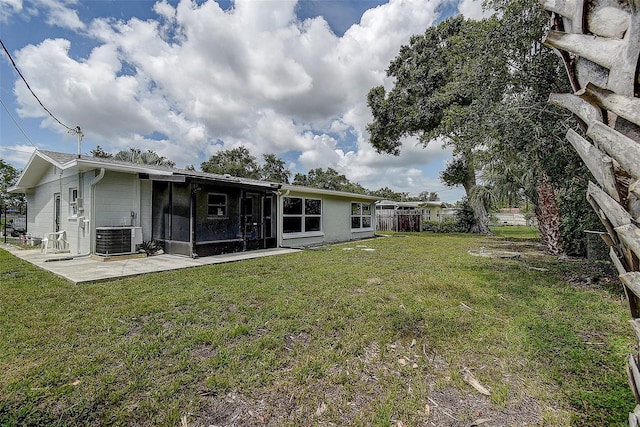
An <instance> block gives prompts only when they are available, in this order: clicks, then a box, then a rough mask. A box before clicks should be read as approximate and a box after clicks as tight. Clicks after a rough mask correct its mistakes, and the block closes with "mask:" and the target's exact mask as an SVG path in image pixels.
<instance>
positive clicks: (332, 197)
mask: <svg viewBox="0 0 640 427" xmlns="http://www.w3.org/2000/svg"><path fill="white" fill-rule="evenodd" d="M10 191H12V192H19V193H25V194H26V197H27V206H28V211H27V231H28V233H29V234H31V235H32V236H36V237H45V236H49V238H52V237H53V236H54V235H53V234H52V233H55V232H58V233H59V234H58V236H63V237H64V241H65V246H67V247H68V249H69V251H70V252H71V254H96V255H105V256H106V255H114V254H123V253H131V252H134V251H135V250H136V246H137V244H139V243H141V242H142V241H150V240H156V241H159V242H162V243H163V244H164V249H165V251H166V252H167V253H172V254H181V255H186V256H192V257H196V256H208V255H215V254H220V253H228V252H237V251H245V250H252V249H262V248H273V247H277V246H309V245H316V244H322V243H329V242H340V241H348V240H354V239H361V238H366V237H372V236H373V235H374V234H375V219H374V218H375V209H373V203H374V202H375V200H376V198H374V197H370V196H363V195H358V194H351V193H344V192H336V191H328V190H320V189H315V188H306V187H297V186H293V185H282V184H277V183H272V182H264V181H256V180H250V179H244V178H235V177H231V176H228V175H224V176H223V175H215V174H208V173H204V172H195V171H187V170H180V169H174V168H168V167H162V166H153V165H139V164H133V163H128V162H123V161H118V160H113V159H103V158H98V157H91V156H83V155H74V154H66V153H57V152H51V151H42V150H37V151H36V152H34V154H33V155H32V156H31V158H30V159H29V161H28V163H27V165H26V166H25V168H24V170H23V172H22V174H21V175H20V177H19V178H18V181H17V183H16V185H15V186H14V187H12V188H11V190H10Z"/></svg>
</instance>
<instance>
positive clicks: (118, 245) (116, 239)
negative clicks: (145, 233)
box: [96, 227, 142, 255]
mask: <svg viewBox="0 0 640 427" xmlns="http://www.w3.org/2000/svg"><path fill="white" fill-rule="evenodd" d="M141 243H142V227H98V228H96V254H99V255H122V254H131V253H134V252H136V250H137V247H138V245H140V244H141Z"/></svg>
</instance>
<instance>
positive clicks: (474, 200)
mask: <svg viewBox="0 0 640 427" xmlns="http://www.w3.org/2000/svg"><path fill="white" fill-rule="evenodd" d="M465 164H466V166H467V173H466V176H465V180H464V184H463V187H464V191H465V193H466V195H467V200H468V201H469V205H471V208H472V209H473V217H474V224H473V226H472V227H471V229H470V230H469V232H471V233H476V234H491V231H490V230H489V214H488V212H487V208H486V207H485V205H484V201H483V200H482V199H480V198H478V197H474V195H473V193H474V191H473V190H474V188H475V187H476V185H477V183H476V170H475V166H474V164H473V159H472V157H471V155H468V154H467V155H465Z"/></svg>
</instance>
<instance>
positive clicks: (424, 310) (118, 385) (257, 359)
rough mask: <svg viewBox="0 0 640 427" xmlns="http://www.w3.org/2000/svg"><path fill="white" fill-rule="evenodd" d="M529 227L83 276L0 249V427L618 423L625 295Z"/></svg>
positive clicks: (627, 401) (625, 344)
mask: <svg viewBox="0 0 640 427" xmlns="http://www.w3.org/2000/svg"><path fill="white" fill-rule="evenodd" d="M534 237H535V234H534V233H533V232H532V231H531V230H529V231H527V232H524V233H523V230H518V229H517V228H516V227H505V228H503V229H499V230H496V236H495V237H490V238H488V237H479V236H467V235H443V234H430V233H422V234H410V235H407V236H406V237H388V238H379V239H375V240H370V241H366V242H361V243H352V244H343V245H335V246H330V247H328V248H322V249H323V250H308V251H304V252H301V253H297V254H291V255H284V256H277V257H270V258H259V259H254V260H248V261H242V262H238V263H232V264H223V265H212V266H204V267H198V268H193V269H188V270H180V271H175V272H165V273H157V274H150V275H145V276H139V277H136V278H131V279H123V280H114V281H110V282H105V283H97V284H89V285H80V286H75V285H71V284H69V283H67V282H65V281H63V280H61V279H59V278H57V277H56V276H53V275H51V274H49V273H45V272H43V271H41V270H39V269H37V268H35V267H33V266H31V265H29V264H27V263H25V262H23V261H21V260H19V259H17V258H15V257H13V256H12V255H10V254H8V253H7V252H5V251H1V250H0V286H1V289H2V291H1V292H0V372H2V374H1V375H0V425H3V426H13V425H16V426H17V425H20V426H23V425H31V426H36V425H38V426H40V425H41V426H45V425H46V426H68V425H71V426H73V425H143V426H151V425H154V426H155V425H165V426H175V425H178V424H182V423H184V422H186V423H187V424H188V425H189V426H200V425H278V426H280V425H323V424H331V423H333V424H336V425H355V426H368V425H375V426H391V425H394V426H395V425H396V424H397V423H398V421H402V422H403V423H404V424H405V425H430V423H433V424H434V425H442V426H445V425H470V424H473V422H474V421H475V420H478V419H481V418H485V419H490V420H491V422H490V425H502V426H508V425H514V426H515V425H517V426H522V425H551V426H572V425H589V426H615V425H620V426H622V425H625V423H626V418H627V413H628V411H630V410H632V409H633V407H634V399H633V396H632V395H631V392H630V391H629V388H628V386H627V381H626V376H625V373H624V367H625V361H626V358H627V357H628V354H629V353H630V352H631V351H632V346H633V338H632V333H631V331H630V328H629V327H628V310H627V308H626V302H625V301H624V297H623V295H622V293H621V291H620V290H619V289H618V287H617V285H616V284H615V282H611V283H609V282H608V281H607V279H606V278H603V277H601V276H600V275H599V273H598V272H597V271H594V270H593V269H592V268H590V267H589V266H588V265H587V264H585V263H584V262H582V261H578V260H562V261H559V260H558V259H557V258H553V257H548V256H543V255H540V254H537V253H534V252H530V251H531V250H532V246H534V244H535V242H534V241H532V240H531V239H533V238H534ZM362 245H366V246H367V248H364V247H362ZM480 246H483V247H487V248H490V247H497V248H500V249H502V248H504V247H509V250H513V248H519V249H520V250H521V251H524V256H523V257H521V258H520V259H514V260H505V259H496V258H486V257H473V256H470V255H469V254H468V253H467V251H468V250H470V249H474V248H478V247H480ZM345 249H349V250H345ZM363 249H374V250H373V251H370V250H369V251H365V250H363ZM532 267H533V268H532ZM545 270H546V271H545ZM594 277H598V278H600V280H599V282H598V284H596V285H592V286H584V285H583V283H585V282H586V279H587V278H589V279H591V280H590V281H591V282H593V280H592V279H593V278H594ZM583 279H585V280H583ZM465 370H467V371H468V372H470V373H471V374H472V375H473V376H474V377H475V378H476V379H477V380H478V381H479V382H480V383H481V384H482V385H484V386H485V387H487V388H488V389H490V391H491V395H490V396H484V395H481V394H479V393H478V392H477V391H476V390H475V389H474V388H472V387H471V386H470V385H469V384H468V383H467V382H466V381H465V379H464V378H465V375H464V372H465Z"/></svg>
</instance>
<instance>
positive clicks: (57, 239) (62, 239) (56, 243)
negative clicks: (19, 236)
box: [42, 231, 69, 254]
mask: <svg viewBox="0 0 640 427" xmlns="http://www.w3.org/2000/svg"><path fill="white" fill-rule="evenodd" d="M49 248H51V249H52V250H54V251H56V252H58V251H63V250H66V249H68V248H69V244H68V243H67V232H66V231H58V232H55V233H47V234H46V235H45V236H44V238H43V239H42V252H44V253H45V254H46V253H47V251H48V250H49Z"/></svg>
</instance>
